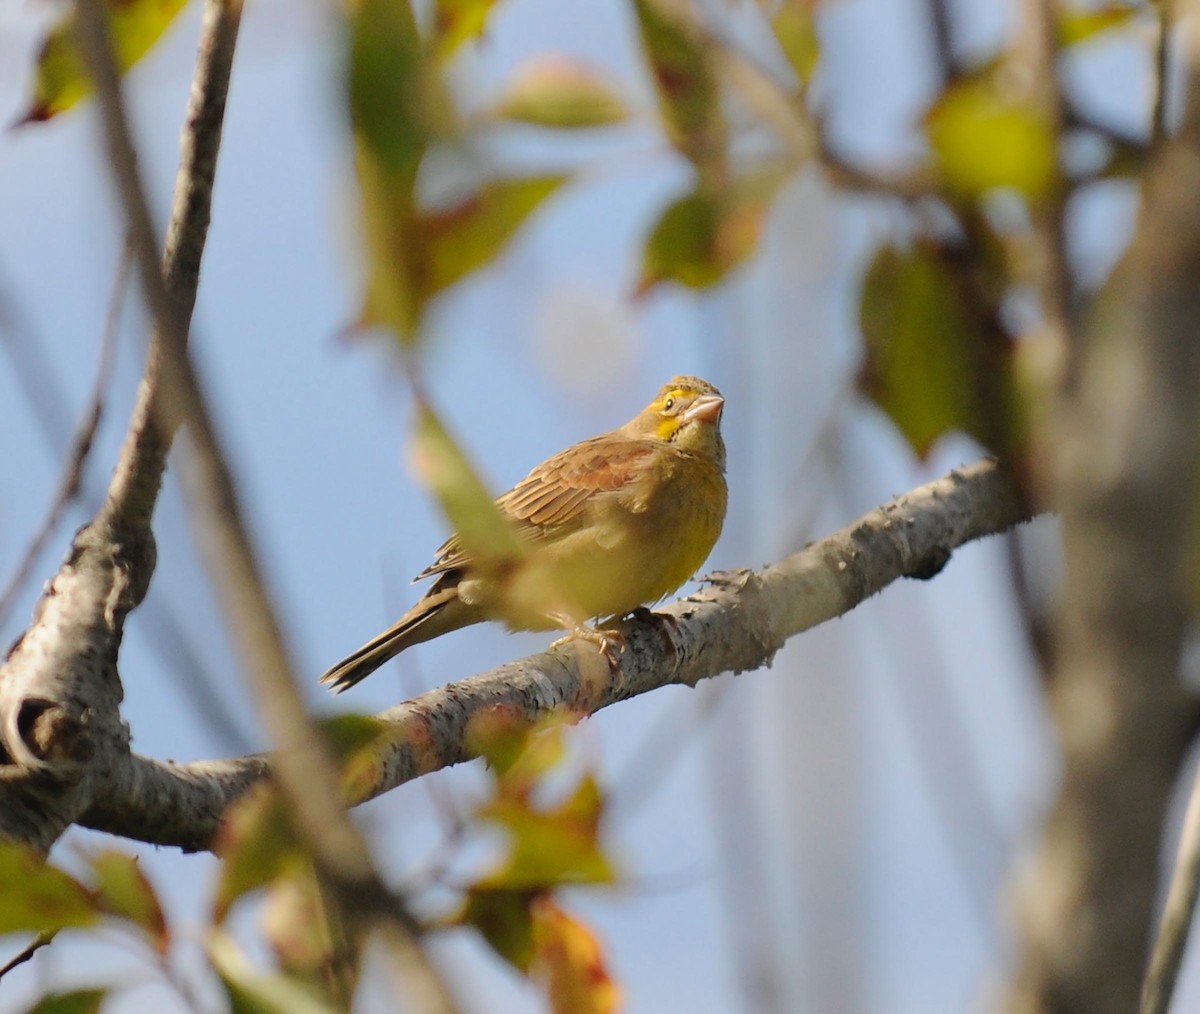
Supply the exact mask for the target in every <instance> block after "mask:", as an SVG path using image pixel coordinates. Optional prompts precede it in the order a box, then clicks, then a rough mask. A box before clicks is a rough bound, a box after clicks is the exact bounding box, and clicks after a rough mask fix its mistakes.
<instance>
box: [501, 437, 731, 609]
mask: <svg viewBox="0 0 1200 1014" xmlns="http://www.w3.org/2000/svg"><path fill="white" fill-rule="evenodd" d="M652 472H653V474H650V473H649V472H648V474H647V475H646V477H645V480H644V482H642V483H640V484H639V487H640V488H638V489H635V490H625V491H622V493H621V494H620V495H617V494H614V495H611V496H609V495H605V496H597V497H595V498H594V501H593V502H592V503H591V504H589V506H588V512H587V517H586V518H585V520H584V523H583V524H582V525H580V526H579V527H578V528H576V529H575V530H573V531H571V532H569V533H564V534H562V535H561V536H558V537H555V538H552V539H549V540H547V541H546V542H545V543H543V544H541V545H540V546H539V548H538V550H537V553H538V558H539V559H538V563H537V565H536V566H537V569H538V571H539V572H540V577H539V584H540V585H541V588H540V589H539V590H538V592H536V593H534V594H533V595H530V594H517V595H515V596H509V597H507V599H508V600H507V601H503V602H499V603H497V606H498V609H499V612H500V613H501V615H502V617H503V619H504V620H505V622H507V623H508V625H509V626H510V627H513V628H516V629H525V630H531V629H532V630H539V629H540V630H549V629H553V628H555V627H558V626H561V625H562V624H561V623H557V622H555V621H554V620H552V619H549V618H547V616H546V613H547V612H548V611H554V612H558V613H560V614H565V615H569V616H571V617H573V618H574V619H576V620H580V621H582V620H589V619H596V618H604V617H609V616H617V615H623V614H625V613H628V612H631V611H632V610H634V609H636V608H637V607H638V606H642V605H649V604H653V603H655V602H658V601H659V600H661V599H662V598H664V597H665V596H667V595H669V594H671V592H673V591H675V590H676V589H677V588H679V587H680V586H681V585H683V584H684V583H685V582H686V581H687V580H688V579H689V578H691V577H692V575H693V574H695V573H696V571H697V570H698V569H699V568H700V567H701V566H702V565H703V563H704V561H705V560H706V559H707V558H708V554H709V553H710V552H711V551H712V548H713V546H714V545H715V544H716V541H717V538H718V537H719V536H720V534H721V527H722V524H723V523H724V520H725V507H726V503H727V499H728V492H727V488H726V485H725V477H724V474H723V472H722V469H721V467H720V466H719V464H717V463H716V462H712V461H709V460H707V459H705V458H703V457H701V456H698V455H691V454H677V453H670V454H664V455H663V459H662V460H661V461H660V462H656V463H655V465H654V466H653V469H652ZM545 589H552V591H551V592H550V597H551V598H553V599H554V601H555V603H556V604H555V605H554V606H553V608H552V610H549V609H547V607H546V606H545V605H544V604H539V605H537V606H534V605H532V601H533V599H535V598H537V597H538V596H540V595H541V594H543V592H544V590H545Z"/></svg>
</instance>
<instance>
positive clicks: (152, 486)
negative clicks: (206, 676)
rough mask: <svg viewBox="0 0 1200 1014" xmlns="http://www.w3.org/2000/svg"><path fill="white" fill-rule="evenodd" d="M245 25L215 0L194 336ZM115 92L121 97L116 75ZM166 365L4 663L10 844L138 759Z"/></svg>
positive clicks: (183, 193) (183, 284)
mask: <svg viewBox="0 0 1200 1014" xmlns="http://www.w3.org/2000/svg"><path fill="white" fill-rule="evenodd" d="M239 16H240V5H239V4H236V3H225V2H222V0H209V3H208V5H207V7H206V11H205V20H204V28H203V31H202V35H201V42H200V53H199V57H198V64H197V67H198V70H197V74H196V83H197V87H196V89H195V90H194V92H193V95H192V99H191V102H190V104H189V111H188V121H187V124H186V126H185V128H184V153H185V155H184V160H183V162H182V164H181V167H180V176H179V180H178V182H177V187H176V192H177V197H176V201H175V211H174V213H173V216H172V223H171V230H170V235H169V236H168V241H167V248H168V255H167V258H166V262H165V265H164V266H163V268H162V269H161V270H163V271H164V272H165V275H166V277H167V278H168V279H170V280H171V286H172V288H171V302H172V305H173V307H174V309H173V310H172V313H171V315H170V318H171V321H172V323H171V326H172V327H174V328H175V329H176V330H177V331H180V332H186V327H187V325H186V319H187V316H188V314H189V313H190V309H191V306H192V304H193V302H194V300H195V294H196V287H197V285H198V282H199V251H200V250H202V249H203V246H204V237H205V234H206V230H207V225H208V207H209V203H210V201H211V194H212V174H213V166H214V165H215V161H216V155H217V151H218V150H219V146H220V125H221V113H222V111H223V109H224V103H225V90H226V87H227V84H228V80H229V67H230V63H231V61H232V57H233V40H234V39H235V38H236V33H237V26H238V19H239ZM110 77H111V75H110ZM105 87H107V88H108V89H110V90H111V89H113V88H115V87H116V82H115V80H111V79H110V80H109V81H108V82H107V83H106V85H105ZM129 157H131V158H132V153H129ZM147 229H148V225H147V222H146V221H143V222H142V223H141V228H140V229H139V230H135V234H134V237H133V239H134V243H135V251H137V250H139V249H144V247H145V244H146V242H147V239H146V235H145V234H146V232H147ZM150 242H151V243H153V233H152V232H151V234H150ZM146 260H147V258H146V257H145V254H144V252H143V253H142V254H141V255H140V261H141V262H142V263H140V264H139V266H140V268H141V271H142V275H143V280H144V281H145V278H146V276H147V275H153V279H152V281H154V280H157V282H156V287H157V289H158V290H160V291H161V289H162V282H161V278H160V277H159V276H158V272H159V270H160V268H159V265H158V262H157V256H156V255H155V256H153V257H151V258H149V260H150V261H152V263H151V264H149V265H147V264H146V263H145V261H146ZM153 288H155V285H151V286H148V287H147V289H148V291H150V290H151V289H153ZM160 339H161V335H160ZM157 360H158V355H157V352H152V354H151V361H150V367H149V369H148V371H147V376H146V378H145V379H144V381H143V384H142V387H141V389H140V391H139V402H138V407H137V408H136V409H135V412H134V421H133V423H132V424H131V426H130V431H129V436H128V438H127V440H126V443H125V446H124V448H123V450H122V454H121V458H120V461H119V463H118V466H117V469H116V472H115V474H114V476H113V481H112V483H111V485H110V489H109V497H108V499H107V501H106V503H105V505H104V506H103V507H102V508H101V510H100V511H99V513H98V514H97V516H96V518H95V519H94V520H93V521H92V522H91V524H89V525H87V526H86V527H85V528H83V530H82V531H80V533H79V534H78V535H77V536H76V538H75V541H74V544H73V545H72V548H71V551H70V553H69V554H68V557H67V560H66V562H65V563H64V564H63V566H62V568H61V569H60V570H59V572H58V574H56V575H55V577H54V579H53V580H52V582H51V584H50V587H49V589H48V591H47V593H46V594H45V595H44V596H43V597H42V599H41V600H40V601H39V603H38V605H37V608H36V611H35V614H34V618H33V622H32V624H31V626H30V627H29V629H28V630H27V631H26V632H25V634H24V635H23V636H22V637H21V639H20V640H19V641H18V642H17V644H16V645H14V646H13V648H12V650H11V651H10V652H9V655H8V657H7V658H6V659H5V661H4V663H3V664H2V665H0V746H2V747H3V750H2V751H0V837H12V838H17V839H20V840H22V841H25V842H28V843H30V844H33V845H35V846H38V847H41V848H48V847H49V846H50V845H51V844H52V843H53V842H54V840H55V839H56V838H57V837H58V836H59V835H60V834H61V833H62V832H63V830H65V829H66V828H67V827H68V826H70V824H71V823H73V822H74V821H76V820H77V819H78V817H79V816H80V815H81V813H82V812H83V811H84V810H85V809H87V808H88V807H89V806H90V805H91V804H92V801H93V800H94V799H95V797H96V795H97V791H98V790H99V789H100V788H101V787H102V785H103V784H104V783H105V782H106V781H107V777H108V775H109V773H110V772H111V769H112V768H113V767H114V766H116V765H117V764H119V763H120V758H122V757H124V756H126V755H127V754H128V750H129V733H128V729H127V728H126V727H125V725H124V723H123V722H122V721H121V718H120V714H119V711H118V708H119V705H120V701H121V697H122V689H121V683H120V679H119V677H118V674H117V668H116V662H117V650H118V648H119V646H120V642H121V638H122V634H123V631H124V621H125V617H126V615H127V614H128V612H129V610H131V609H132V608H134V607H135V606H136V605H137V604H138V603H139V602H140V601H141V599H142V597H143V596H144V594H145V590H146V587H147V586H148V584H149V581H150V578H151V575H152V573H153V570H154V559H155V549H154V541H153V535H152V533H151V531H150V527H149V523H150V516H151V514H152V512H153V507H154V501H155V499H156V497H157V492H158V488H159V485H160V483H161V477H162V469H163V467H164V466H165V453H166V447H167V446H168V445H169V438H168V437H167V433H168V430H167V429H166V428H164V427H163V424H162V422H161V421H156V420H158V415H159V414H158V412H157V410H156V409H155V408H154V407H153V404H154V395H153V392H154V390H155V387H156V377H157V371H158V367H157V365H156V363H157Z"/></svg>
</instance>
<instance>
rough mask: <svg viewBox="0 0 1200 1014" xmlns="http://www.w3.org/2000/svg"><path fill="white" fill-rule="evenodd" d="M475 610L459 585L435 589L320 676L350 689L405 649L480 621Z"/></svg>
mask: <svg viewBox="0 0 1200 1014" xmlns="http://www.w3.org/2000/svg"><path fill="white" fill-rule="evenodd" d="M474 612H475V609H474V608H473V607H472V606H468V605H467V604H466V603H464V602H463V601H462V600H461V599H460V598H459V597H458V588H457V587H454V586H451V587H449V588H444V589H440V590H439V589H437V588H436V587H435V588H432V589H430V592H429V594H428V595H426V596H424V597H423V598H422V599H421V600H420V601H419V602H418V603H417V604H416V605H415V606H413V607H412V608H411V609H410V610H409V611H408V612H407V613H405V614H404V615H403V616H401V617H400V619H398V620H397V621H396V622H395V623H394V624H392V626H390V627H388V629H387V630H385V631H384V632H383V633H382V634H379V635H378V636H377V637H373V638H371V640H369V641H368V642H367V643H366V644H364V645H363V646H362V647H361V648H359V649H358V651H356V652H354V653H353V654H352V655H348V656H347V657H346V658H344V659H342V661H340V662H339V663H338V664H337V665H335V666H334V667H333V668H332V669H330V670H329V671H328V672H327V673H326V674H325V675H324V676H322V677H321V682H322V683H328V684H330V685H331V689H332V690H333V691H334V693H338V694H340V693H341V692H342V691H343V690H349V689H350V687H352V686H354V685H355V684H356V683H359V682H361V681H362V680H365V679H366V678H367V677H368V676H370V675H371V673H373V672H374V671H375V670H376V669H378V668H379V667H380V666H381V665H383V664H384V663H385V662H387V661H388V660H389V659H391V658H394V657H395V656H397V655H399V654H400V652H402V651H403V650H404V649H405V648H410V647H412V646H413V645H414V644H420V643H421V642H422V641H428V640H430V639H431V638H434V637H437V636H438V635H439V634H444V633H446V632H447V631H449V630H457V629H458V628H459V627H465V626H468V625H470V624H472V623H477V622H479V620H481V619H482V618H483V617H481V616H475V615H474Z"/></svg>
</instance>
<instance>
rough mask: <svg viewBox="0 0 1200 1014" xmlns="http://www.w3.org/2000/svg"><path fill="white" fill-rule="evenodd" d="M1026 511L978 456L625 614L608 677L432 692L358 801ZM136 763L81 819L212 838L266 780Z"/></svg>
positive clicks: (533, 679) (742, 666)
mask: <svg viewBox="0 0 1200 1014" xmlns="http://www.w3.org/2000/svg"><path fill="white" fill-rule="evenodd" d="M1028 517H1029V514H1028V512H1027V510H1026V508H1025V507H1023V506H1022V504H1021V502H1020V500H1019V498H1018V497H1017V495H1016V493H1015V491H1014V489H1013V486H1012V484H1011V482H1010V481H1009V478H1008V476H1007V474H1006V473H1005V472H1004V470H1003V469H1001V468H1000V467H999V466H998V465H997V464H996V463H995V462H993V461H983V462H979V463H977V464H975V465H972V466H970V467H968V468H964V469H962V470H960V471H955V472H952V473H950V475H948V476H946V477H945V478H942V479H939V480H937V481H936V482H932V483H929V484H928V485H925V486H922V487H920V488H918V489H916V490H914V491H913V492H911V493H908V494H906V495H904V496H901V497H899V498H897V499H896V500H894V501H892V502H891V503H888V504H885V505H884V506H882V507H880V508H877V509H876V510H874V511H872V512H871V513H870V514H867V515H865V516H864V517H862V518H860V519H859V520H858V521H856V522H855V523H854V524H852V525H849V526H848V527H846V528H843V529H842V530H841V531H839V532H836V533H835V534H833V535H830V536H829V537H828V538H825V539H822V540H821V541H819V542H815V543H813V544H812V545H810V546H809V547H807V548H806V549H804V550H802V551H800V552H799V553H796V554H794V555H793V556H789V557H787V558H786V559H784V560H782V561H780V562H779V563H777V564H775V565H774V566H771V567H767V568H766V569H764V570H760V571H748V570H747V571H736V572H728V573H722V574H716V575H713V576H712V577H711V578H710V579H709V581H710V587H708V588H706V589H705V590H704V591H702V592H700V593H698V594H696V595H690V596H688V597H687V598H684V599H680V600H678V601H677V602H674V603H672V604H671V605H669V606H667V607H665V608H664V609H663V610H662V613H663V614H665V615H666V616H667V617H670V618H671V619H670V620H669V621H660V622H649V623H648V622H644V621H639V620H631V621H627V623H626V626H625V633H626V635H627V637H628V642H629V646H628V649H627V650H626V651H625V652H624V653H623V654H622V655H621V658H620V663H621V664H620V668H619V671H616V672H613V671H611V670H610V669H609V666H608V664H607V662H606V661H605V660H604V658H603V656H601V655H599V654H597V653H596V652H595V651H594V650H592V648H591V646H586V645H578V644H576V645H564V646H562V647H560V648H557V649H555V650H553V651H549V652H545V653H542V654H539V655H532V656H530V657H528V658H524V659H520V660H518V661H515V662H510V663H508V664H507V665H503V666H500V667H499V668H496V669H493V670H491V671H489V672H486V673H482V674H480V675H478V676H472V677H470V678H468V679H464V680H459V681H457V682H454V683H450V684H447V685H446V686H443V687H441V688H439V689H437V690H431V691H429V692H428V693H425V694H422V695H421V696H419V697H416V698H413V699H412V700H409V701H406V702H405V703H403V704H400V705H397V706H396V707H394V708H391V709H389V710H388V711H385V712H383V713H382V714H381V715H379V716H378V717H379V718H381V719H382V720H383V721H384V722H386V723H387V726H388V728H387V731H386V733H385V735H384V736H383V737H382V739H381V740H380V742H379V743H378V744H377V749H376V752H375V756H374V758H373V761H374V762H373V763H372V764H371V765H370V770H369V772H367V773H366V774H364V776H363V779H362V780H361V781H360V782H359V783H358V784H357V785H356V786H355V787H354V790H353V793H352V795H353V800H352V801H353V802H356V803H358V802H363V801H365V800H367V799H371V798H374V797H376V796H378V795H381V794H382V793H384V792H387V791H389V790H391V789H393V788H395V787H396V786H398V785H401V784H403V783H405V782H407V781H411V780H412V779H414V778H417V777H419V776H421V775H424V774H428V773H430V772H432V771H437V770H439V769H441V768H444V767H448V766H450V765H452V764H457V763H460V762H461V761H465V760H469V759H471V757H472V756H473V754H472V752H471V749H470V746H469V744H468V742H467V728H468V726H469V724H470V722H471V720H472V719H473V718H474V717H476V716H477V715H480V714H481V713H484V712H487V711H488V710H489V709H492V708H496V707H503V708H505V709H506V710H507V711H508V712H510V713H512V714H514V715H518V716H521V717H523V718H525V719H527V720H529V721H537V720H539V719H542V718H546V717H547V716H550V715H554V714H558V715H567V716H571V717H580V716H582V715H590V714H594V713H595V712H597V711H599V710H600V709H601V708H606V707H608V706H609V705H611V704H615V703H616V702H618V701H623V700H628V699H629V698H631V697H636V696H638V695H640V694H645V693H649V692H651V691H652V690H656V689H658V688H660V687H664V686H669V685H671V684H680V683H682V684H686V685H688V686H695V685H696V684H697V683H698V682H699V681H701V680H704V679H710V678H712V677H714V676H718V675H721V674H722V673H725V672H735V673H738V672H744V671H748V670H752V669H758V668H761V667H762V666H764V665H768V664H770V661H771V659H772V658H773V657H774V655H775V653H776V652H777V651H778V650H779V648H780V647H782V646H783V644H784V642H785V641H787V639H788V638H790V637H792V636H794V635H796V634H798V633H800V632H802V631H804V630H808V629H810V628H811V627H814V626H816V625H818V624H820V623H823V622H825V621H826V620H829V619H832V618H834V617H837V616H841V615H844V614H845V613H847V612H849V611H850V610H851V609H853V608H854V607H855V606H857V605H858V604H859V603H861V602H863V601H865V600H866V599H867V598H869V597H870V596H872V595H874V594H876V593H877V592H879V591H881V590H882V589H883V588H885V587H886V586H887V585H889V584H891V583H892V582H893V581H895V580H897V579H898V578H901V577H906V576H907V577H922V578H924V577H929V576H932V574H934V573H936V572H937V570H938V569H940V567H941V566H942V565H944V564H945V562H946V561H947V560H949V558H950V555H951V553H952V552H953V550H954V549H956V548H957V547H958V546H961V545H962V544H964V543H966V542H970V541H972V540H974V539H979V538H983V537H985V536H987V535H992V534H995V533H998V532H1002V531H1006V530H1007V529H1009V528H1012V527H1013V526H1014V525H1017V524H1019V523H1021V522H1022V521H1024V520H1027V519H1028ZM131 763H132V764H133V765H134V767H135V768H150V767H153V769H154V770H153V771H150V772H145V773H140V774H138V775H137V776H136V777H132V776H131V777H127V778H126V779H125V780H124V782H123V783H122V784H121V785H119V786H116V787H115V788H114V789H113V790H112V791H109V792H106V793H105V794H104V797H103V798H104V800H105V803H104V806H105V809H104V810H100V809H96V810H93V811H92V812H90V813H88V814H87V815H86V817H85V818H84V823H86V824H88V825H89V826H91V827H95V828H98V829H100V830H105V831H114V832H116V833H119V834H126V835H130V836H131V837H136V838H141V839H143V840H151V841H154V842H155V843H157V844H162V845H183V846H184V847H187V848H196V847H200V846H201V845H202V844H203V843H206V842H207V841H209V840H210V839H211V836H212V834H213V833H214V832H215V830H216V827H217V824H218V822H219V820H220V816H221V812H222V810H223V808H224V805H225V804H226V803H228V802H231V801H232V800H233V798H235V797H236V795H237V794H238V793H239V792H240V791H241V790H242V787H243V784H244V783H242V782H240V781H239V779H240V778H241V779H245V783H248V782H249V781H250V780H252V779H253V778H254V777H256V776H257V775H259V774H261V773H262V771H263V765H264V760H263V758H262V757H247V758H238V759H231V760H228V761H217V762H204V763H203V764H178V765H170V766H166V765H160V764H158V763H157V762H155V761H150V760H146V759H145V758H139V757H136V756H135V757H134V758H132V761H131ZM214 768H215V770H217V771H218V772H219V776H218V777H217V778H216V779H215V780H220V781H221V782H222V785H221V786H218V788H217V789H216V790H215V792H216V794H217V795H218V796H220V795H221V794H222V793H225V794H226V795H225V796H224V798H223V799H222V800H221V802H220V803H219V804H218V805H215V806H213V807H212V808H211V809H210V810H209V811H208V812H207V813H206V814H203V815H201V814H197V815H196V816H197V819H198V820H199V821H200V822H199V823H192V824H181V825H178V826H177V827H176V828H174V829H170V828H167V827H166V826H165V825H162V824H160V825H157V826H156V829H155V836H154V837H150V836H149V835H147V834H146V833H145V829H144V828H143V827H142V825H141V823H140V821H141V819H142V818H141V816H140V815H141V814H142V813H143V812H145V813H146V815H147V816H149V812H148V811H153V810H156V809H157V808H158V807H161V806H162V805H163V804H162V798H163V797H164V796H167V795H170V793H171V791H172V790H171V789H170V788H169V786H168V784H167V783H168V782H170V781H171V780H174V779H178V780H180V781H181V782H186V784H183V785H181V786H180V792H181V793H182V792H189V793H192V794H193V796H195V794H196V793H197V792H198V791H200V790H198V789H197V788H196V786H195V784H194V783H195V782H196V781H198V780H203V779H204V778H205V777H206V772H207V770H209V769H214ZM140 779H144V780H146V781H149V782H152V783H153V784H154V785H155V787H156V792H157V793H158V795H157V796H156V798H155V799H154V800H148V799H143V798H139V797H138V796H137V795H135V794H134V790H136V789H137V787H138V782H139V780H140ZM176 809H177V810H180V811H182V810H183V809H184V808H183V807H176ZM118 814H120V815H121V816H120V817H119V820H118V817H117V815H118ZM163 832H165V833H163Z"/></svg>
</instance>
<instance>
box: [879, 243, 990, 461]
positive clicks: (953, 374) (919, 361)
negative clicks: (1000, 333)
mask: <svg viewBox="0 0 1200 1014" xmlns="http://www.w3.org/2000/svg"><path fill="white" fill-rule="evenodd" d="M860 323H861V326H862V333H863V338H864V340H865V342H866V362H865V365H864V367H863V371H862V374H861V376H860V386H861V387H862V388H863V390H864V391H865V392H866V393H867V394H868V396H869V397H871V399H872V400H873V401H875V403H876V404H878V405H879V406H880V408H882V409H883V410H884V411H885V412H886V413H887V414H888V415H889V416H890V417H891V418H892V421H893V422H894V423H895V424H896V426H897V427H899V429H900V431H901V432H902V433H903V434H904V436H905V438H906V439H907V440H908V442H909V444H910V445H911V446H912V447H913V449H914V450H915V451H916V452H917V454H919V455H922V456H923V455H925V454H927V453H928V452H929V449H930V448H931V447H932V446H933V443H934V441H936V440H937V439H938V437H940V436H942V435H943V434H945V433H947V432H950V431H953V430H959V431H963V432H966V433H969V434H971V435H972V436H974V437H975V438H976V439H978V440H980V441H981V442H982V443H984V444H989V443H991V442H993V441H994V440H995V438H996V434H995V433H994V432H992V431H991V426H990V425H989V423H988V420H989V413H988V412H987V411H986V405H985V402H984V399H986V398H992V399H994V400H995V406H994V411H993V412H992V413H990V416H991V417H992V418H996V419H1000V420H1002V421H1003V422H1004V424H1005V428H1006V430H1007V431H1008V432H1009V433H1011V432H1012V420H1013V418H1014V414H1013V411H1012V402H1011V391H1012V384H1011V368H1012V350H1011V347H1007V348H1002V349H1000V350H998V352H999V355H995V354H993V353H991V352H989V350H988V349H987V348H986V346H985V339H984V337H983V336H981V335H980V334H979V333H977V328H976V327H975V325H974V321H973V317H972V315H971V314H970V312H969V310H968V308H967V306H966V305H965V303H964V301H963V297H962V295H961V293H960V290H959V288H958V286H957V285H956V283H955V280H954V278H953V276H952V275H951V274H950V271H949V269H948V268H947V266H946V265H945V264H944V263H943V262H942V261H941V259H940V258H939V257H938V256H937V255H936V252H935V251H933V250H932V249H931V248H929V247H928V246H925V245H917V246H915V247H914V248H912V249H910V250H900V249H897V248H896V247H891V246H888V247H884V248H882V249H881V250H880V251H879V252H878V253H877V254H876V255H875V258H874V260H873V261H872V263H871V265H870V267H869V269H868V271H867V274H866V278H865V280H864V282H863V293H862V302H861V306H860ZM993 360H995V361H993ZM993 449H995V448H993Z"/></svg>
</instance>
